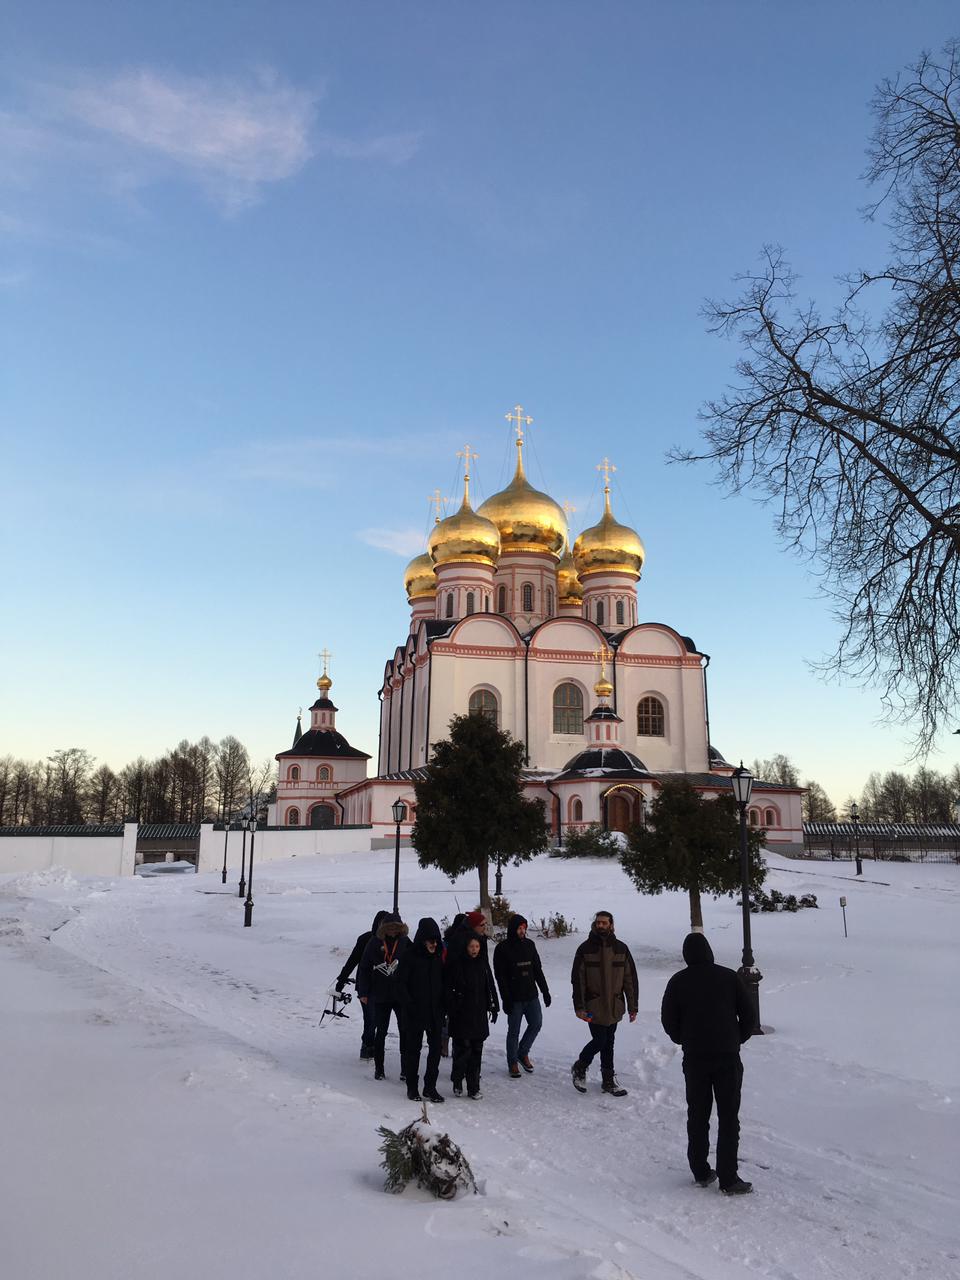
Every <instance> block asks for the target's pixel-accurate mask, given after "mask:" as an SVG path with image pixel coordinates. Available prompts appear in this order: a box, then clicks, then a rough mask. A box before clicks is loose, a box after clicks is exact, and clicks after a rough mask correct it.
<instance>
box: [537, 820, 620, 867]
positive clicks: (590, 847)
mask: <svg viewBox="0 0 960 1280" xmlns="http://www.w3.org/2000/svg"><path fill="white" fill-rule="evenodd" d="M621 848H622V845H621V844H620V841H619V840H618V839H617V837H616V835H615V834H614V833H613V832H612V831H604V829H603V827H601V825H600V823H599V822H591V823H590V825H589V826H587V827H583V828H581V829H580V830H576V829H573V830H569V829H568V830H567V832H566V834H565V835H564V838H563V846H562V848H560V849H554V850H553V851H552V853H551V857H557V858H616V857H617V856H618V855H619V853H620V850H621Z"/></svg>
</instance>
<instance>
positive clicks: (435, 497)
mask: <svg viewBox="0 0 960 1280" xmlns="http://www.w3.org/2000/svg"><path fill="white" fill-rule="evenodd" d="M430 501H431V502H432V503H433V506H434V508H435V509H436V513H437V524H439V523H440V518H441V513H442V511H443V509H444V507H445V506H446V505H447V500H446V498H443V497H441V496H440V490H439V489H434V491H433V493H432V494H431V495H430Z"/></svg>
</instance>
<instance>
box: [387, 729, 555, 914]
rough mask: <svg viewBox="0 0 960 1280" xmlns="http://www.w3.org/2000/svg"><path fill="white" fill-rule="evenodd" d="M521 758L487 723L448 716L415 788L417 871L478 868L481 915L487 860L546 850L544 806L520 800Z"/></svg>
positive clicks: (486, 900)
mask: <svg viewBox="0 0 960 1280" xmlns="http://www.w3.org/2000/svg"><path fill="white" fill-rule="evenodd" d="M523 756H524V750H523V743H521V742H515V741H514V740H513V739H512V738H511V737H510V735H509V734H508V733H504V732H502V731H501V730H500V729H498V728H497V725H496V723H495V722H494V721H493V720H490V719H488V718H487V717H486V716H483V715H467V716H454V718H453V719H452V720H451V721H450V737H449V738H448V739H447V740H446V741H445V742H438V743H437V744H436V746H435V747H434V750H433V759H432V760H431V761H430V763H429V764H428V765H427V776H426V777H425V778H424V780H423V781H422V782H418V783H417V784H416V788H415V790H416V796H417V817H416V822H415V823H414V827H413V835H412V838H413V843H414V846H415V847H416V850H417V853H418V855H419V859H420V865H421V867H439V868H440V870H441V871H443V872H445V873H446V874H447V875H448V876H449V877H450V879H451V880H453V879H454V878H455V877H456V876H458V875H462V874H463V872H465V871H470V870H472V869H473V868H476V870H477V872H478V874H479V876H480V905H481V907H483V908H486V909H489V907H490V889H489V886H488V884H487V876H488V873H489V867H490V861H491V859H494V858H496V857H497V856H499V857H500V858H501V859H502V860H503V861H505V862H506V861H512V862H514V863H519V862H523V861H525V860H526V859H528V858H532V857H533V856H534V855H535V854H537V853H540V852H542V851H543V850H544V849H545V848H546V846H547V825H546V821H545V819H544V806H543V803H542V801H540V800H527V799H525V797H524V795H523V779H522V776H521V774H522V769H523Z"/></svg>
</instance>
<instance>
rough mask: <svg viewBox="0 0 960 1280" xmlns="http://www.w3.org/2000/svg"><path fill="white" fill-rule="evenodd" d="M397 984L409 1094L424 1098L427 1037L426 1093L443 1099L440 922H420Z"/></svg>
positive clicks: (428, 1097)
mask: <svg viewBox="0 0 960 1280" xmlns="http://www.w3.org/2000/svg"><path fill="white" fill-rule="evenodd" d="M397 988H398V995H399V998H400V1008H401V1019H402V1022H403V1074H404V1078H405V1079H406V1082H407V1097H408V1098H409V1099H410V1100H411V1102H419V1101H420V1091H419V1080H420V1050H421V1049H422V1048H423V1037H424V1036H426V1037H427V1064H426V1067H425V1069H424V1072H423V1096H424V1098H426V1100H427V1101H428V1102H442V1101H443V1098H442V1097H441V1096H440V1094H439V1093H437V1076H438V1074H439V1071H440V1038H441V1034H442V1030H443V952H442V951H441V946H440V926H439V925H438V924H437V922H436V920H432V919H431V918H430V917H429V916H425V917H424V919H422V920H421V921H420V923H419V924H418V925H417V932H416V933H415V934H414V938H413V946H411V947H408V948H407V950H406V951H405V952H404V953H403V955H402V956H401V958H400V967H399V968H398V970H397Z"/></svg>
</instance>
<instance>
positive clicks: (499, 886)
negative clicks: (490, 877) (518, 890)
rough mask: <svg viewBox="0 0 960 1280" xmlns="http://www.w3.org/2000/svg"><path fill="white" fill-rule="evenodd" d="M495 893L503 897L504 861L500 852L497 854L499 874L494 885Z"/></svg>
mask: <svg viewBox="0 0 960 1280" xmlns="http://www.w3.org/2000/svg"><path fill="white" fill-rule="evenodd" d="M494 893H495V894H496V895H497V897H498V898H501V897H503V861H502V859H501V857H500V854H499V853H498V854H497V875H496V882H495V885H494Z"/></svg>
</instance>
